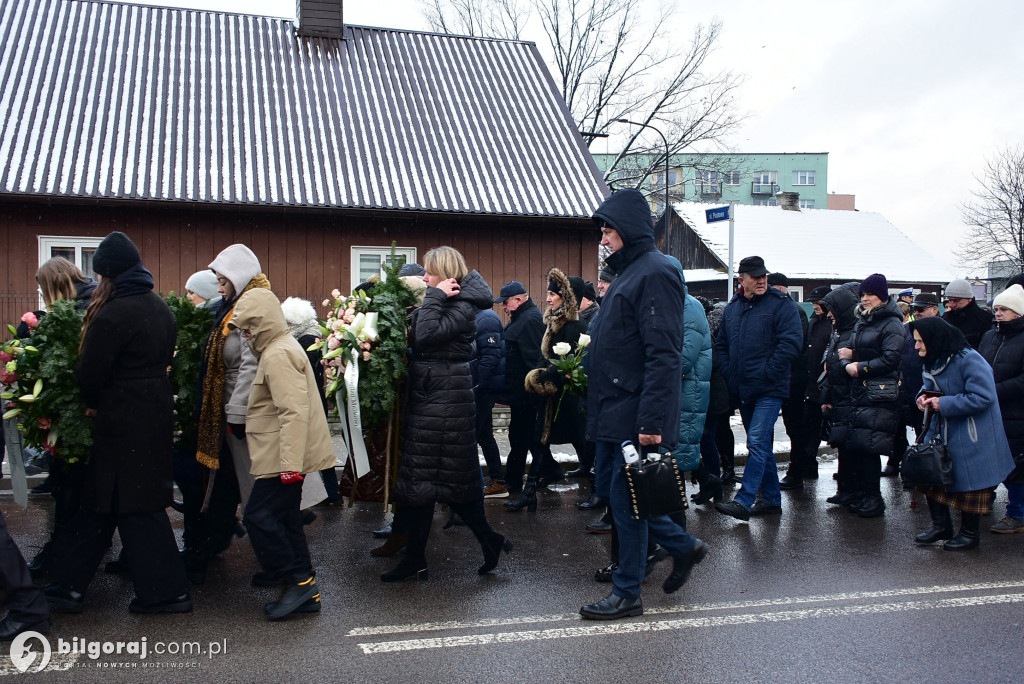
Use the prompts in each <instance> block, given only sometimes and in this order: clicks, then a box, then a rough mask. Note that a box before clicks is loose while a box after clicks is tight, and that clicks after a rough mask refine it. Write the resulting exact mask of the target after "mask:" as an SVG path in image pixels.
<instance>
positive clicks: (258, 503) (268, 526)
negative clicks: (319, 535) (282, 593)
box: [245, 476, 313, 584]
mask: <svg viewBox="0 0 1024 684" xmlns="http://www.w3.org/2000/svg"><path fill="white" fill-rule="evenodd" d="M307 477H308V476H307ZM301 501H302V485H301V484H299V483H293V484H284V483H283V482H281V478H279V477H269V478H262V479H258V480H256V483H255V484H254V485H253V487H252V494H250V495H249V504H248V505H247V506H246V507H245V529H246V530H247V531H248V532H249V540H250V541H251V542H252V549H253V551H255V552H256V559H257V560H258V561H259V562H260V566H261V567H262V568H263V570H264V571H265V572H267V573H268V574H269V575H271V576H273V577H280V578H281V579H283V580H284V581H285V582H286V583H288V584H297V583H298V582H302V581H305V580H307V579H309V577H310V576H312V574H313V563H312V561H311V560H310V558H309V546H307V544H306V533H305V532H304V531H303V529H302V511H301V510H299V504H300V503H301Z"/></svg>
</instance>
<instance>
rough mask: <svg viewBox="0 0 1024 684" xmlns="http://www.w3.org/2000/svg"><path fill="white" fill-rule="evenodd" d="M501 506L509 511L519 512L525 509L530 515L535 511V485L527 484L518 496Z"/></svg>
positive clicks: (534, 483)
mask: <svg viewBox="0 0 1024 684" xmlns="http://www.w3.org/2000/svg"><path fill="white" fill-rule="evenodd" d="M502 506H504V507H505V508H507V509H508V510H510V511H521V510H523V509H524V508H525V509H526V510H528V511H530V513H533V512H535V511H536V510H537V483H536V482H533V481H530V482H527V483H526V487H524V488H523V491H522V493H520V494H519V496H517V497H516V498H515V499H513V500H512V501H506V502H505V503H503V504H502Z"/></svg>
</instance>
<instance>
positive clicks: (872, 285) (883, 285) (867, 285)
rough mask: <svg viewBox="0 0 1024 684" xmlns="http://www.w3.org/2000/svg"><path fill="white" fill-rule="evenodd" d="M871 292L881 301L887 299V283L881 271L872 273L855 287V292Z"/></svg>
mask: <svg viewBox="0 0 1024 684" xmlns="http://www.w3.org/2000/svg"><path fill="white" fill-rule="evenodd" d="M865 292H867V293H868V294H873V295H875V296H876V297H878V298H879V299H881V300H882V301H883V302H884V301H885V300H887V299H889V283H888V281H887V280H886V279H885V276H884V275H882V274H881V273H872V274H871V275H869V276H868V277H867V278H865V279H864V282H862V283H861V284H860V287H859V288H857V294H858V295H862V294H864V293H865Z"/></svg>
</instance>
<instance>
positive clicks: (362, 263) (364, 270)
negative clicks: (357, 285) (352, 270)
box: [359, 253, 381, 283]
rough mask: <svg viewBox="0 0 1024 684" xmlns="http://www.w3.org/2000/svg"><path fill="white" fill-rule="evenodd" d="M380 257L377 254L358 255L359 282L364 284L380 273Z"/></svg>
mask: <svg viewBox="0 0 1024 684" xmlns="http://www.w3.org/2000/svg"><path fill="white" fill-rule="evenodd" d="M380 264H381V257H380V255H379V254H365V253H364V254H360V255H359V282H361V283H365V282H366V279H367V278H369V277H370V276H372V275H377V274H379V273H380Z"/></svg>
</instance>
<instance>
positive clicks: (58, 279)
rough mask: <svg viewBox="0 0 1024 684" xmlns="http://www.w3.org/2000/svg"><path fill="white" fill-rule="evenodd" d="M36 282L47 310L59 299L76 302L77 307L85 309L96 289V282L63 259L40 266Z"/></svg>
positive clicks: (56, 259) (58, 258)
mask: <svg viewBox="0 0 1024 684" xmlns="http://www.w3.org/2000/svg"><path fill="white" fill-rule="evenodd" d="M36 282H37V283H39V289H40V291H41V292H42V293H43V304H45V305H46V308H47V309H49V308H50V307H51V306H53V303H54V302H56V301H58V300H60V299H73V300H77V301H78V302H79V307H80V308H82V309H85V308H86V307H88V306H89V299H90V297H92V292H93V290H95V289H96V282H95V281H94V280H93V279H92V278H88V277H86V275H85V274H84V273H82V271H81V270H80V269H79V268H78V267H77V266H75V265H74V264H73V263H71V262H70V261H68V260H67V259H65V258H64V257H54V258H52V259H50V260H48V261H46V262H45V263H44V264H43V265H42V266H40V267H39V270H38V271H36Z"/></svg>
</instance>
